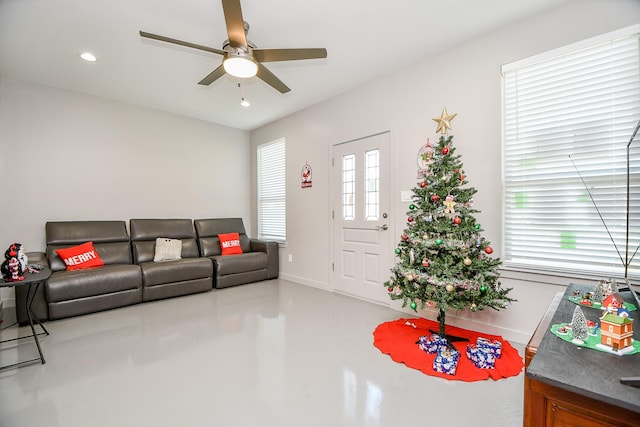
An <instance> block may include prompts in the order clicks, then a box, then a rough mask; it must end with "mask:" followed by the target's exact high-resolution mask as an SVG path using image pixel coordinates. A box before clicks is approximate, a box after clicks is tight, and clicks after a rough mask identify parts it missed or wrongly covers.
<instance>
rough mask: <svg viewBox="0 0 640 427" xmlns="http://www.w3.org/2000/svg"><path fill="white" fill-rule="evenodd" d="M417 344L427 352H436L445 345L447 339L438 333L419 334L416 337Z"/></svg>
mask: <svg viewBox="0 0 640 427" xmlns="http://www.w3.org/2000/svg"><path fill="white" fill-rule="evenodd" d="M418 346H419V347H420V348H421V349H422V350H424V351H426V352H427V353H429V354H434V353H437V352H438V351H439V350H440V349H442V348H446V347H447V340H446V339H444V338H442V337H441V336H440V335H438V334H431V335H430V336H428V337H427V336H421V337H420V338H419V339H418Z"/></svg>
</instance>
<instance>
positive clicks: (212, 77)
mask: <svg viewBox="0 0 640 427" xmlns="http://www.w3.org/2000/svg"><path fill="white" fill-rule="evenodd" d="M224 73H225V71H224V67H223V66H222V65H220V66H219V67H218V68H216V69H215V70H213V71H212V72H210V73H209V75H207V77H205V78H204V79H202V80H200V81H199V82H198V84H199V85H204V86H208V85H210V84H211V83H213V82H215V81H216V80H218V79H219V78H220V77H222V76H224Z"/></svg>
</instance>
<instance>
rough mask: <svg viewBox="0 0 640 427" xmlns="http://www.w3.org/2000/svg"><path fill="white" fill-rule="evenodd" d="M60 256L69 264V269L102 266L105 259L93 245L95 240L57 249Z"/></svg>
mask: <svg viewBox="0 0 640 427" xmlns="http://www.w3.org/2000/svg"><path fill="white" fill-rule="evenodd" d="M56 253H57V254H58V256H59V257H60V258H61V259H62V261H63V262H64V264H65V265H66V266H67V270H68V271H72V270H82V269H85V268H92V267H102V266H103V265H104V261H103V260H102V258H100V255H98V252H97V251H96V250H95V248H94V247H93V242H86V243H83V244H81V245H78V246H72V247H70V248H64V249H58V250H56Z"/></svg>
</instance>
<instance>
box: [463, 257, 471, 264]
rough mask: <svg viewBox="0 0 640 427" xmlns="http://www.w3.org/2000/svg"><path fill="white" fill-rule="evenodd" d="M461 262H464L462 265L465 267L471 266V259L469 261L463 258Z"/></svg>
mask: <svg viewBox="0 0 640 427" xmlns="http://www.w3.org/2000/svg"><path fill="white" fill-rule="evenodd" d="M463 262H464V265H466V266H469V265H471V259H469V258H465V259H464V261H463Z"/></svg>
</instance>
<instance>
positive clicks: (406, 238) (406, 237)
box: [402, 234, 409, 242]
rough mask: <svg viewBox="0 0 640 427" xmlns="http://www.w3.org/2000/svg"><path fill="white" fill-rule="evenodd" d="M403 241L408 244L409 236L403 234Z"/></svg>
mask: <svg viewBox="0 0 640 427" xmlns="http://www.w3.org/2000/svg"><path fill="white" fill-rule="evenodd" d="M402 240H404V241H405V242H406V241H407V240H409V236H407V235H406V234H403V235H402Z"/></svg>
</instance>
